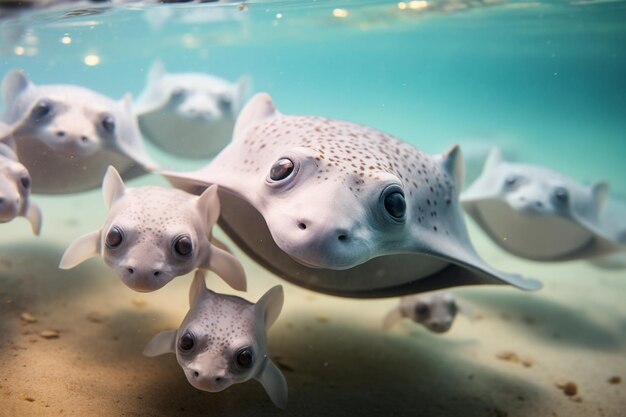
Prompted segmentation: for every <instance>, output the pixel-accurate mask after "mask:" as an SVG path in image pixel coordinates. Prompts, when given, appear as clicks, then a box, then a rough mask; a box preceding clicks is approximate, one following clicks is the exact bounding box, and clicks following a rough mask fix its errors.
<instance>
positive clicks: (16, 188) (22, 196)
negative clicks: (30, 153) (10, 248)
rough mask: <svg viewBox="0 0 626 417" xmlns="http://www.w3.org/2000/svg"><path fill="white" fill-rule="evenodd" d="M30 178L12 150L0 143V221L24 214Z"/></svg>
mask: <svg viewBox="0 0 626 417" xmlns="http://www.w3.org/2000/svg"><path fill="white" fill-rule="evenodd" d="M30 186H31V179H30V175H29V174H28V171H27V170H26V168H25V167H24V165H22V164H20V163H19V162H18V161H17V159H16V157H15V154H13V151H12V150H11V149H9V148H8V147H7V146H6V145H4V144H2V143H0V223H5V222H9V221H11V220H13V219H14V218H15V217H16V216H19V215H22V214H24V208H25V207H26V205H27V202H28V198H29V196H30Z"/></svg>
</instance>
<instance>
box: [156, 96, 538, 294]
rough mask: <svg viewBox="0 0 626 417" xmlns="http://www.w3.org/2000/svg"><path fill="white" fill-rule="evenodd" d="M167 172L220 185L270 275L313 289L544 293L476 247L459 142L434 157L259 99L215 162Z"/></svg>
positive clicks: (198, 188) (239, 236)
mask: <svg viewBox="0 0 626 417" xmlns="http://www.w3.org/2000/svg"><path fill="white" fill-rule="evenodd" d="M163 175H164V176H165V178H167V179H168V181H170V182H171V183H172V184H173V185H174V186H176V187H179V188H182V189H184V190H187V191H189V192H193V193H199V192H202V190H204V189H205V188H206V187H207V186H208V185H209V184H218V185H219V186H220V201H221V203H222V207H223V208H224V209H223V210H222V215H221V217H220V226H221V227H222V228H223V229H224V230H225V231H226V233H228V234H229V236H230V237H231V238H232V239H233V240H234V241H235V242H236V243H237V244H238V245H239V246H240V247H241V248H242V249H243V250H245V251H246V252H247V253H248V255H250V256H251V257H252V258H253V259H254V260H256V261H257V262H259V263H260V264H261V265H263V266H264V267H266V268H267V269H269V270H270V271H272V272H274V273H276V274H277V275H278V276H280V277H282V278H284V279H286V280H288V281H291V282H293V283H295V284H297V285H300V286H303V287H306V288H309V289H312V290H315V291H319V292H323V293H328V294H334V295H339V296H345V297H361V298H363V297H384V296H397V295H402V294H409V293H415V292H423V291H432V290H436V289H441V288H446V287H451V286H458V285H472V284H511V285H515V286H517V287H519V288H523V289H527V290H536V289H538V288H540V286H541V284H540V283H539V282H537V281H534V280H530V279H525V278H523V277H521V276H518V275H513V274H506V273H502V272H498V271H496V270H494V269H493V268H491V267H489V266H488V265H486V264H485V263H484V262H483V261H482V260H481V259H480V257H479V256H478V255H477V254H476V252H475V251H474V248H473V247H472V245H471V243H470V240H469V237H468V235H467V229H466V227H465V223H464V221H463V216H462V211H461V208H460V206H459V203H458V192H459V189H460V187H461V184H460V182H461V178H462V175H463V168H462V159H461V152H460V150H459V148H458V147H453V148H452V149H451V150H449V151H448V152H446V153H444V154H442V155H438V156H434V157H433V156H430V155H427V154H425V153H423V152H421V151H419V150H418V149H416V148H414V147H413V146H411V145H409V144H407V143H403V142H401V141H399V140H398V139H395V138H393V137H391V136H389V135H387V134H385V133H382V132H380V131H377V130H375V129H372V128H369V127H366V126H361V125H357V124H354V123H350V122H345V121H340V120H333V119H326V118H322V117H307V116H287V115H283V114H281V113H279V112H278V111H277V110H276V109H275V108H274V104H273V103H272V100H271V98H270V96H269V95H267V94H265V93H261V94H258V95H256V96H255V97H254V98H252V99H251V100H250V102H249V103H248V104H247V105H246V106H245V108H244V109H243V110H242V112H241V114H240V115H239V118H238V120H237V124H236V126H235V131H234V134H233V140H232V142H231V143H230V144H229V145H228V146H227V147H226V148H225V149H224V150H223V151H222V152H221V153H220V154H219V155H217V156H216V157H215V159H214V160H213V161H212V162H211V163H210V164H209V165H207V166H206V167H204V168H202V169H200V170H199V171H196V172H191V173H173V172H169V173H163Z"/></svg>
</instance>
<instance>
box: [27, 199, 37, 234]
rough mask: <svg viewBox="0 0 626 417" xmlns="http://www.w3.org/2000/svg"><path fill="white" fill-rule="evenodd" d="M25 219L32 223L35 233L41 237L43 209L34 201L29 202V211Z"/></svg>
mask: <svg viewBox="0 0 626 417" xmlns="http://www.w3.org/2000/svg"><path fill="white" fill-rule="evenodd" d="M24 217H26V220H28V222H29V223H30V227H31V228H32V229H33V233H34V234H35V235H37V236H39V233H41V209H40V208H39V206H38V205H37V204H36V203H35V202H34V201H30V200H29V201H28V209H27V210H26V213H24Z"/></svg>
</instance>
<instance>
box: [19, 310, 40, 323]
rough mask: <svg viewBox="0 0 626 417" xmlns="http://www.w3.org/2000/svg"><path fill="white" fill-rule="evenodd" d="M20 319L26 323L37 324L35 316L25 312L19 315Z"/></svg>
mask: <svg viewBox="0 0 626 417" xmlns="http://www.w3.org/2000/svg"><path fill="white" fill-rule="evenodd" d="M20 318H21V319H22V320H23V321H24V322H26V323H37V319H36V318H35V316H33V315H32V314H30V313H29V312H27V311H25V312H23V313H22V314H20Z"/></svg>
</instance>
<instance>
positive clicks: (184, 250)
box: [174, 235, 193, 258]
mask: <svg viewBox="0 0 626 417" xmlns="http://www.w3.org/2000/svg"><path fill="white" fill-rule="evenodd" d="M174 250H175V251H176V253H177V254H178V255H180V256H183V257H185V258H186V257H188V256H191V253H192V252H193V242H192V241H191V237H190V236H188V235H182V236H178V237H177V238H176V239H175V240H174Z"/></svg>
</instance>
